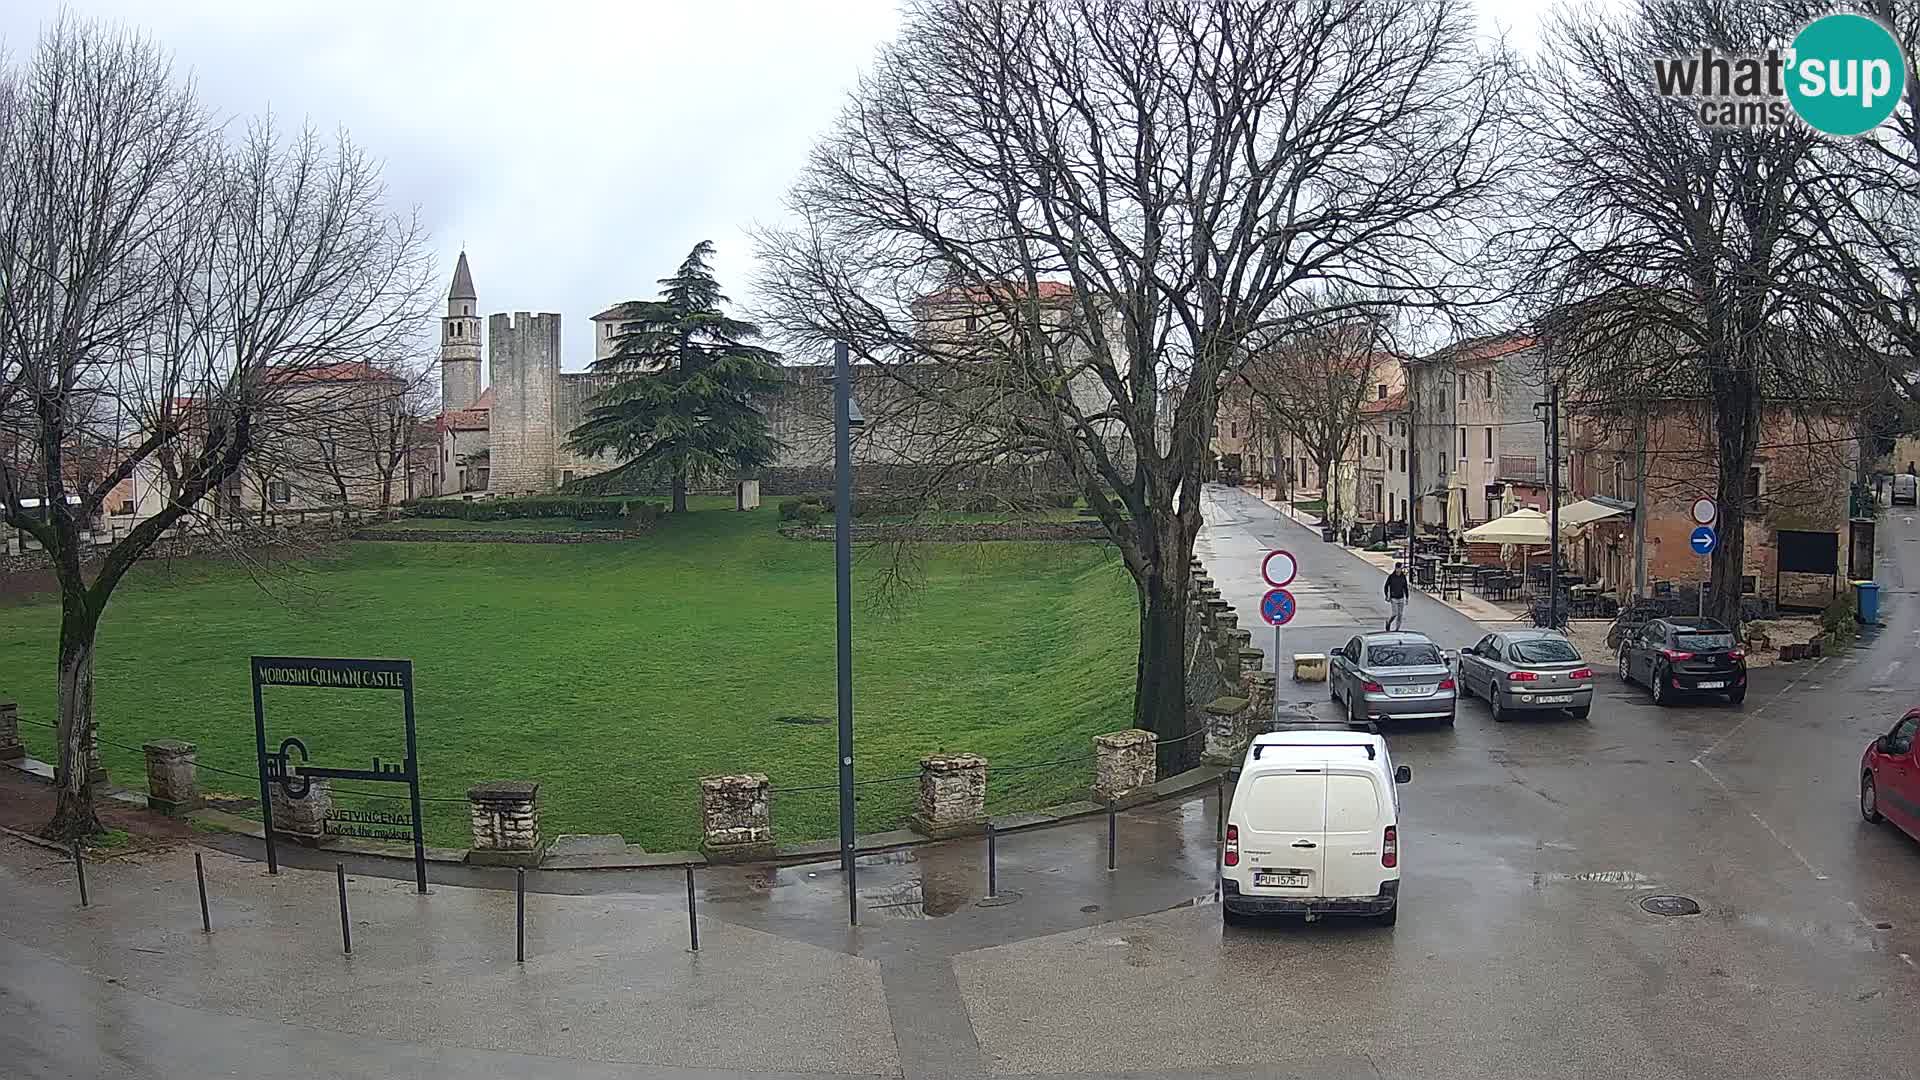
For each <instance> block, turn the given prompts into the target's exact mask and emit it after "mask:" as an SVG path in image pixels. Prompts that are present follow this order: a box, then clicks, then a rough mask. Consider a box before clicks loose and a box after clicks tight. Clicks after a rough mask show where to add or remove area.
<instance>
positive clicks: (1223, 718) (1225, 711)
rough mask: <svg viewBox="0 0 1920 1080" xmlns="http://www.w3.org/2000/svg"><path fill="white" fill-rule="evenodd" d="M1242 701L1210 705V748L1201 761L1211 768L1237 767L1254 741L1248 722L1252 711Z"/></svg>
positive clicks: (1228, 699) (1219, 701)
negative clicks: (1241, 756) (1250, 743)
mask: <svg viewBox="0 0 1920 1080" xmlns="http://www.w3.org/2000/svg"><path fill="white" fill-rule="evenodd" d="M1248 706H1249V702H1248V700H1247V699H1246V698H1243V697H1221V698H1215V699H1213V700H1212V701H1210V702H1208V703H1207V735H1206V740H1207V745H1206V749H1205V750H1203V751H1202V752H1201V754H1200V760H1201V761H1204V762H1206V763H1207V764H1209V765H1237V764H1239V762H1240V755H1242V754H1244V753H1246V751H1247V743H1249V742H1251V741H1252V740H1253V731H1252V728H1251V727H1250V725H1249V723H1248V721H1249V718H1250V715H1251V713H1252V712H1253V710H1252V709H1251V708H1249V707H1248Z"/></svg>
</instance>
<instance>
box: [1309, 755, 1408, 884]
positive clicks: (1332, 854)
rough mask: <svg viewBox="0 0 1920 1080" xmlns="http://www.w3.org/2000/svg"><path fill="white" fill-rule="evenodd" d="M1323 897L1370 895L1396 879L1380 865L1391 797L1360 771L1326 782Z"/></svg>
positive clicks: (1330, 777)
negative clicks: (1383, 884)
mask: <svg viewBox="0 0 1920 1080" xmlns="http://www.w3.org/2000/svg"><path fill="white" fill-rule="evenodd" d="M1326 791H1327V798H1326V809H1325V812H1324V813H1325V816H1324V818H1323V820H1324V823H1325V832H1324V834H1323V837H1324V839H1323V840H1322V842H1321V844H1320V850H1321V851H1322V853H1323V854H1322V856H1321V858H1322V864H1323V867H1324V869H1323V870H1322V872H1321V889H1322V890H1323V891H1322V893H1321V895H1323V896H1334V897H1339V896H1373V895H1375V894H1377V893H1378V892H1379V891H1380V883H1381V882H1382V881H1385V880H1387V879H1388V878H1390V877H1392V876H1394V875H1393V873H1392V872H1391V871H1389V870H1387V869H1386V868H1385V867H1383V866H1382V865H1381V863H1380V850H1381V845H1382V843H1383V842H1384V840H1385V838H1386V828H1387V826H1388V825H1390V824H1392V823H1393V815H1392V813H1391V811H1390V809H1389V808H1390V807H1391V806H1392V805H1393V803H1392V798H1391V794H1390V793H1388V792H1385V791H1382V790H1381V789H1380V780H1379V777H1377V776H1375V775H1373V774H1371V773H1367V772H1361V771H1354V772H1341V771H1330V772H1329V773H1328V774H1327V778H1326Z"/></svg>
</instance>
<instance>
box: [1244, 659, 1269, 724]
mask: <svg viewBox="0 0 1920 1080" xmlns="http://www.w3.org/2000/svg"><path fill="white" fill-rule="evenodd" d="M1247 713H1248V716H1247V725H1248V728H1249V730H1252V731H1259V730H1261V729H1262V728H1264V727H1266V726H1267V723H1268V721H1270V720H1272V719H1273V672H1271V671H1260V670H1254V671H1249V672H1248V673H1247Z"/></svg>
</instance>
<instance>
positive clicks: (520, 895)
mask: <svg viewBox="0 0 1920 1080" xmlns="http://www.w3.org/2000/svg"><path fill="white" fill-rule="evenodd" d="M513 962H514V963H516V964H524V963H526V962H527V868H526V867H524V866H516V867H514V868H513Z"/></svg>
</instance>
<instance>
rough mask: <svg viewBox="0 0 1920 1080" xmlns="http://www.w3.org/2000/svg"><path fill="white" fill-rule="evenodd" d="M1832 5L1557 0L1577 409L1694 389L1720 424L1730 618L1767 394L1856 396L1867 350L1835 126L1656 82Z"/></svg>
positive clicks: (1549, 128) (1770, 38) (1552, 70)
mask: <svg viewBox="0 0 1920 1080" xmlns="http://www.w3.org/2000/svg"><path fill="white" fill-rule="evenodd" d="M1819 13H1820V12H1818V11H1816V10H1814V9H1813V8H1812V7H1810V6H1807V7H1802V6H1799V5H1795V4H1791V3H1769V4H1758V5H1755V4H1746V3H1737V2H1735V0H1639V3H1637V4H1636V5H1634V6H1632V7H1631V8H1629V9H1627V10H1624V11H1609V12H1599V11H1593V10H1580V11H1563V12H1562V13H1561V15H1560V16H1559V18H1557V19H1556V20H1555V21H1554V22H1553V24H1552V25H1551V26H1550V27H1549V28H1548V29H1547V31H1546V33H1545V35H1544V44H1543V49H1542V58H1541V63H1540V64H1539V66H1538V79H1537V82H1536V83H1535V85H1534V87H1533V90H1534V92H1533V94H1532V95H1531V100H1532V102H1533V107H1534V109H1535V111H1536V114H1537V115H1538V117H1539V123H1538V127H1537V131H1538V135H1539V146H1540V167H1539V169H1538V172H1537V176H1538V179H1539V188H1540V191H1541V193H1542V195H1543V196H1544V198H1543V202H1542V203H1541V206H1540V215H1541V216H1540V225H1539V228H1538V229H1537V230H1536V231H1535V232H1534V233H1533V235H1532V241H1533V247H1532V248H1531V253H1532V256H1533V260H1534V261H1533V263H1532V271H1533V272H1532V274H1531V277H1532V280H1533V281H1534V282H1535V283H1536V284H1537V285H1538V287H1539V290H1540V291H1539V294H1538V296H1537V297H1536V299H1537V300H1538V301H1539V308H1540V312H1539V313H1540V316H1541V320H1542V323H1543V325H1544V326H1545V327H1546V329H1547V335H1548V338H1549V342H1548V347H1547V361H1548V364H1549V366H1550V371H1549V376H1550V377H1551V378H1554V379H1557V380H1559V381H1561V383H1562V385H1563V387H1564V393H1565V397H1566V402H1567V405H1566V408H1567V410H1568V412H1570V413H1575V414H1584V415H1587V416H1591V417H1596V418H1600V419H1603V420H1604V419H1611V420H1614V421H1618V422H1619V423H1621V424H1623V425H1629V426H1631V425H1636V424H1639V423H1643V422H1644V416H1643V415H1639V414H1640V413H1643V412H1644V410H1646V409H1648V408H1655V407H1666V406H1664V405H1654V404H1650V403H1670V404H1671V403H1679V404H1689V405H1691V406H1692V407H1695V408H1697V409H1698V410H1699V413H1700V415H1701V416H1702V418H1703V419H1705V421H1706V422H1707V424H1708V425H1709V427H1710V430H1711V433H1712V440H1711V445H1712V447H1713V450H1714V456H1715V460H1716V462H1717V468H1718V474H1717V485H1716V490H1715V492H1714V493H1713V494H1714V498H1715V500H1716V502H1718V504H1719V507H1720V515H1721V516H1720V521H1719V535H1720V542H1719V546H1718V547H1717V548H1716V549H1715V550H1714V553H1713V557H1712V560H1713V561H1712V570H1711V573H1712V588H1711V592H1710V593H1709V599H1708V609H1709V613H1710V614H1712V615H1714V616H1716V617H1718V618H1720V619H1722V620H1725V621H1726V622H1727V623H1728V624H1729V625H1737V624H1738V622H1739V618H1740V590H1741V573H1742V567H1743V565H1744V562H1745V558H1746V537H1745V532H1746V530H1745V524H1746V521H1747V519H1748V517H1749V515H1750V514H1751V513H1753V512H1754V511H1756V510H1757V509H1758V505H1757V503H1756V500H1755V499H1754V497H1752V496H1750V495H1749V493H1748V485H1747V478H1748V472H1749V470H1750V468H1751V467H1752V466H1753V464H1754V460H1755V455H1756V453H1757V451H1758V450H1759V448H1760V447H1761V444H1762V437H1763V431H1762V416H1763V407H1785V408H1788V409H1796V410H1805V409H1831V408H1833V407H1835V406H1836V405H1841V406H1842V407H1844V405H1845V403H1846V402H1848V401H1849V400H1850V398H1851V397H1852V395H1854V394H1855V393H1856V392H1857V390H1856V388H1857V387H1858V386H1859V384H1860V374H1859V362H1860V357H1861V353H1860V351H1859V350H1858V349H1857V348H1854V347H1852V345H1851V344H1850V343H1849V339H1848V334H1847V330H1848V327H1849V326H1850V325H1851V323H1852V321H1853V320H1852V319H1851V318H1850V317H1849V313H1848V310H1847V305H1846V304H1845V303H1844V302H1842V301H1841V299H1840V298H1841V297H1842V296H1843V294H1844V292H1845V289H1844V288H1843V287H1842V284H1841V278H1840V275H1839V274H1838V268H1839V267H1840V265H1841V263H1842V259H1841V257H1840V255H1839V254H1838V252H1837V250H1836V245H1835V243H1834V239H1833V234H1832V232H1831V229H1830V228H1829V225H1830V224H1831V223H1833V222H1835V221H1838V220H1841V219H1842V216H1843V215H1842V214H1841V211H1840V208H1839V207H1838V206H1837V205H1836V202H1835V200H1834V198H1833V195H1832V190H1831V187H1830V185H1828V184H1827V183H1826V180H1827V177H1828V175H1829V168H1830V159H1829V156H1828V150H1827V147H1828V140H1827V138H1826V137H1825V136H1822V135H1820V134H1819V133H1817V132H1815V131H1813V130H1812V129H1810V128H1807V127H1804V126H1801V125H1798V124H1788V125H1781V126H1773V127H1766V126H1761V127H1746V128H1709V127H1705V126H1702V124H1701V123H1700V122H1699V120H1698V119H1697V118H1696V115H1695V113H1694V112H1693V111H1692V110H1691V109H1690V108H1689V107H1688V105H1687V104H1686V103H1683V102H1677V101H1673V100H1670V99H1667V98H1663V97H1661V96H1660V94H1659V92H1658V89H1657V87H1656V83H1655V79H1654V76H1653V72H1654V61H1655V60H1656V59H1660V58H1665V57H1672V56H1684V55H1690V54H1697V53H1698V52H1699V50H1700V49H1701V48H1702V47H1703V46H1711V47H1713V48H1714V49H1716V50H1719V51H1720V52H1722V53H1723V54H1729V55H1752V54H1757V53H1759V52H1761V51H1763V50H1764V49H1765V48H1766V46H1768V45H1769V44H1778V43H1780V42H1783V41H1787V40H1790V39H1791V37H1792V34H1793V32H1794V31H1795V30H1797V29H1798V28H1799V26H1801V25H1803V24H1804V23H1805V22H1806V21H1808V20H1809V19H1811V18H1812V17H1813V16H1814V15H1817V14H1819Z"/></svg>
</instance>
